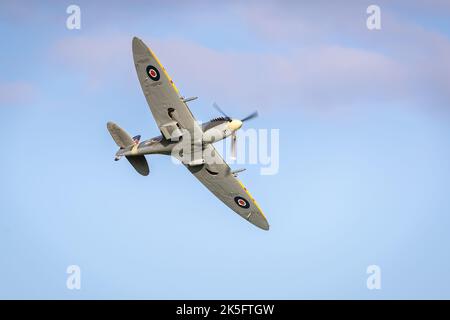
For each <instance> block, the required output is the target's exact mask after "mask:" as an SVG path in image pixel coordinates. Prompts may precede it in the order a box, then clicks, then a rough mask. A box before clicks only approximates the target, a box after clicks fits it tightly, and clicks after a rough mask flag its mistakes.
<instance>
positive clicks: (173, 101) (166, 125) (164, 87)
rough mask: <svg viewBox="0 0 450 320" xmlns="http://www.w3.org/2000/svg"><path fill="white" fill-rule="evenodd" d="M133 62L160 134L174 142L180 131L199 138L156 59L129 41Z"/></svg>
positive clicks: (197, 129)
mask: <svg viewBox="0 0 450 320" xmlns="http://www.w3.org/2000/svg"><path fill="white" fill-rule="evenodd" d="M133 59H134V64H135V67H136V72H137V75H138V79H139V82H140V84H141V87H142V91H143V92H144V95H145V98H146V100H147V103H148V105H149V107H150V110H151V112H152V114H153V117H154V118H155V121H156V124H157V125H158V127H159V129H160V130H161V133H162V134H163V135H164V137H165V138H166V139H171V138H178V137H179V136H180V135H181V134H182V130H181V129H185V130H187V131H188V132H189V134H190V135H191V137H198V138H201V136H202V131H201V128H200V126H199V124H198V123H197V121H196V120H195V119H194V117H193V115H192V113H191V111H190V110H189V108H188V106H187V105H186V103H185V102H184V101H183V100H182V98H181V96H180V94H179V92H178V89H177V88H176V86H175V84H174V83H173V81H172V79H171V78H170V76H169V75H168V74H167V72H166V70H165V68H164V67H163V66H162V65H161V63H160V62H159V60H158V58H157V57H156V55H155V54H154V53H153V52H152V51H151V50H150V49H149V48H148V47H147V46H146V45H145V44H144V42H142V40H140V39H138V38H136V37H135V38H133Z"/></svg>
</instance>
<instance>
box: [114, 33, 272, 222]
mask: <svg viewBox="0 0 450 320" xmlns="http://www.w3.org/2000/svg"><path fill="white" fill-rule="evenodd" d="M132 51H133V59H134V64H135V67H136V72H137V76H138V79H139V82H140V84H141V87H142V91H143V93H144V96H145V98H146V100H147V103H148V105H149V107H150V111H151V112H152V115H153V117H154V119H155V121H156V124H157V125H158V127H159V130H160V132H161V135H159V136H157V137H154V138H151V139H148V140H145V141H142V142H141V141H140V139H141V136H140V135H137V136H134V137H131V136H130V135H129V134H128V133H127V132H126V131H125V130H123V129H122V128H121V127H119V126H118V125H117V124H115V123H113V122H108V123H107V129H108V131H109V133H110V134H111V136H112V138H113V140H114V141H115V143H116V144H117V146H118V147H119V150H118V151H117V152H116V154H115V158H114V160H116V161H117V160H119V159H121V158H122V157H125V158H126V159H127V160H128V161H129V162H130V164H131V165H132V166H133V167H134V168H135V170H136V171H137V172H138V173H140V174H141V175H143V176H147V175H148V174H149V172H150V170H149V166H148V163H147V160H146V158H145V155H151V154H162V155H171V156H173V157H175V158H177V159H178V160H180V161H181V162H182V163H183V165H184V166H185V167H186V168H187V169H188V170H189V171H190V172H191V173H192V174H193V175H194V176H195V177H196V178H197V179H198V180H199V181H200V182H201V183H202V184H203V185H204V186H205V187H206V188H208V189H209V190H210V191H211V192H212V193H213V194H214V195H215V196H216V197H217V198H219V199H220V200H221V201H222V202H223V203H224V204H226V205H227V206H228V207H229V208H230V209H232V210H233V211H234V212H236V213H237V214H238V215H240V216H241V217H242V218H244V219H245V220H247V221H249V222H250V223H252V224H253V225H255V226H257V227H259V228H261V229H263V230H269V223H268V222H267V219H266V217H265V216H264V214H263V212H262V210H261V208H260V207H259V205H258V204H257V202H256V201H255V199H254V198H253V197H252V196H251V195H250V193H249V191H248V190H247V188H246V187H244V185H243V184H242V182H241V181H240V180H238V179H237V174H238V173H240V172H242V171H243V170H245V169H241V170H236V171H232V170H231V169H230V167H229V166H228V164H227V163H226V162H225V160H223V158H222V157H221V156H220V154H219V153H218V152H217V151H216V149H215V148H214V146H213V143H215V142H217V141H219V140H222V139H225V138H227V137H230V136H231V139H232V140H231V153H232V157H234V158H235V157H236V131H237V130H239V129H240V128H241V127H242V125H243V123H244V122H246V121H248V120H250V119H253V118H255V117H256V116H257V115H258V114H257V112H254V113H252V114H250V115H249V116H247V117H245V118H243V119H233V118H231V117H229V116H228V115H226V114H225V112H223V111H222V110H221V109H220V108H219V107H218V106H217V105H216V104H214V107H215V108H216V109H217V110H218V111H219V112H220V113H221V114H222V116H221V117H217V118H214V119H212V120H210V121H208V122H206V123H203V124H199V123H198V122H197V121H196V120H195V118H194V116H193V114H192V112H191V111H190V110H189V107H188V105H187V103H188V102H190V101H192V100H195V99H196V98H197V97H192V98H184V97H182V96H181V95H180V93H179V91H178V89H177V87H176V86H175V84H174V83H173V81H172V79H171V78H170V76H169V75H168V74H167V71H166V69H165V68H164V67H163V66H162V65H161V63H160V62H159V60H158V58H157V57H156V55H155V54H154V53H153V51H152V50H151V49H150V48H149V47H147V46H146V45H145V44H144V42H143V41H142V40H141V39H139V38H137V37H134V38H133V41H132Z"/></svg>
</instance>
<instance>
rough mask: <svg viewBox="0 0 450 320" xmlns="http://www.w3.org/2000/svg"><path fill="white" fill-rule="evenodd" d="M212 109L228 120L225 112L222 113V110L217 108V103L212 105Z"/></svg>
mask: <svg viewBox="0 0 450 320" xmlns="http://www.w3.org/2000/svg"><path fill="white" fill-rule="evenodd" d="M213 107H214V108H215V109H216V110H217V111H219V112H220V113H221V114H222V115H223V116H224V117H225V118H228V119H229V118H230V117H229V116H228V115H227V114H226V113H225V112H223V110H222V109H220V108H219V106H218V105H217V103H215V102H214V103H213Z"/></svg>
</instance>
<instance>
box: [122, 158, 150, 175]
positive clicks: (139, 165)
mask: <svg viewBox="0 0 450 320" xmlns="http://www.w3.org/2000/svg"><path fill="white" fill-rule="evenodd" d="M126 158H127V160H128V161H129V162H130V163H131V165H132V166H133V167H134V168H135V169H136V171H137V172H139V173H140V174H142V175H143V176H148V174H149V172H150V169H149V168H148V163H147V159H145V156H127V157H126Z"/></svg>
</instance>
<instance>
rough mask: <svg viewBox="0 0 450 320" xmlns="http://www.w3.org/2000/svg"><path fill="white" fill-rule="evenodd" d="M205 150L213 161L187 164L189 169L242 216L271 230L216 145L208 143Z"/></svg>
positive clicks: (256, 224)
mask: <svg viewBox="0 0 450 320" xmlns="http://www.w3.org/2000/svg"><path fill="white" fill-rule="evenodd" d="M205 152H208V154H210V155H211V156H212V157H211V158H212V159H213V161H208V162H207V163H205V164H204V165H202V166H194V167H189V166H187V168H188V169H189V171H190V172H191V173H192V174H193V175H194V176H195V177H196V178H197V179H198V180H199V181H200V182H201V183H202V184H203V185H204V186H205V187H206V188H208V189H209V190H210V191H211V192H212V193H213V194H214V195H215V196H216V197H217V198H219V199H220V200H221V201H222V202H223V203H225V204H226V205H227V206H228V207H229V208H230V209H232V210H233V211H234V212H236V213H237V214H239V215H240V216H241V217H242V218H244V219H246V220H248V221H249V222H250V223H252V224H254V225H255V226H257V227H259V228H261V229H264V230H269V223H268V222H267V219H266V217H265V216H264V214H263V213H262V211H261V208H260V207H259V206H258V204H257V203H256V201H255V200H254V199H253V197H252V196H251V195H250V193H249V192H248V190H247V189H246V188H245V187H244V185H243V184H242V183H241V182H240V181H239V180H238V179H237V178H236V177H235V176H234V175H233V174H231V170H230V167H229V166H228V165H227V163H226V162H225V161H224V160H223V158H222V157H221V156H220V155H219V153H218V152H217V150H216V149H215V148H214V146H212V145H207V146H206V149H205Z"/></svg>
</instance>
